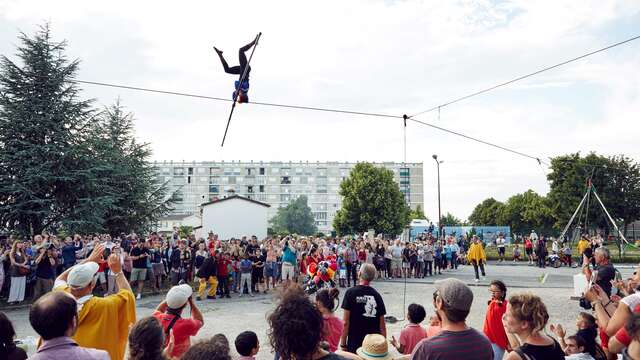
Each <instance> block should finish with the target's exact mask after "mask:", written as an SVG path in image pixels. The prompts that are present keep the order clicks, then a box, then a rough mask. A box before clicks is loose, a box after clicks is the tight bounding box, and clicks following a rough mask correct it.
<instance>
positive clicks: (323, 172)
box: [318, 168, 327, 176]
mask: <svg viewBox="0 0 640 360" xmlns="http://www.w3.org/2000/svg"><path fill="white" fill-rule="evenodd" d="M318 176H327V169H326V168H318Z"/></svg>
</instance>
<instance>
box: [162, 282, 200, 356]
mask: <svg viewBox="0 0 640 360" xmlns="http://www.w3.org/2000/svg"><path fill="white" fill-rule="evenodd" d="M192 295H193V289H191V286H190V285H187V284H182V285H177V286H174V287H172V288H171V289H170V290H169V292H167V296H166V299H165V300H164V301H163V302H161V303H160V305H158V307H157V308H156V311H155V312H154V313H153V316H154V317H155V318H156V319H158V320H159V321H160V323H161V324H162V327H163V328H164V333H165V337H166V338H169V335H170V334H172V335H173V338H174V345H173V351H171V352H170V353H169V355H170V356H172V357H176V358H180V356H182V354H184V353H185V352H186V351H187V349H188V348H189V346H190V345H191V337H192V336H196V335H197V334H198V331H199V330H200V329H201V328H202V325H203V324H204V319H203V317H202V313H201V312H200V310H199V309H198V307H197V306H196V304H195V302H193V297H192ZM187 304H189V307H190V308H191V318H190V319H183V318H181V315H182V311H183V310H184V308H185V307H186V306H187Z"/></svg>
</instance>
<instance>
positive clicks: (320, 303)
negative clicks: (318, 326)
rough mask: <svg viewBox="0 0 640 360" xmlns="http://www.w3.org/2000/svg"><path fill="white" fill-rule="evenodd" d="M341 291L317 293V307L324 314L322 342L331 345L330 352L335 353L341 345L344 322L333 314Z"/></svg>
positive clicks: (330, 290)
mask: <svg viewBox="0 0 640 360" xmlns="http://www.w3.org/2000/svg"><path fill="white" fill-rule="evenodd" d="M339 295H340V291H339V290H338V289H336V288H331V289H322V290H320V291H318V292H317V293H316V307H317V308H318V310H319V311H320V313H321V314H322V321H323V329H322V339H321V340H322V341H326V342H327V343H328V344H329V351H331V352H335V351H336V350H338V345H339V344H340V337H341V336H342V330H343V328H344V322H343V321H342V319H340V318H339V317H337V316H335V315H334V314H333V312H334V311H335V309H336V305H337V304H336V303H337V302H338V296H339Z"/></svg>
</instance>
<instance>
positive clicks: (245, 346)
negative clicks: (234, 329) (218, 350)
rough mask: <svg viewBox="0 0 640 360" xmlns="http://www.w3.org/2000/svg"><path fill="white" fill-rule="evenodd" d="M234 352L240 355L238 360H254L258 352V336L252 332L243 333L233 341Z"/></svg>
mask: <svg viewBox="0 0 640 360" xmlns="http://www.w3.org/2000/svg"><path fill="white" fill-rule="evenodd" d="M235 346H236V351H237V352H238V354H240V358H239V360H255V358H256V355H257V354H258V351H260V343H259V342H258V335H256V333H254V332H253V331H243V332H241V333H240V334H239V335H238V336H237V337H236V341H235Z"/></svg>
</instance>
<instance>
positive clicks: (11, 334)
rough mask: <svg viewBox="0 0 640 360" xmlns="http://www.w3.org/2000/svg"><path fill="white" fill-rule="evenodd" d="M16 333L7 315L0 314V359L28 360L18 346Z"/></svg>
mask: <svg viewBox="0 0 640 360" xmlns="http://www.w3.org/2000/svg"><path fill="white" fill-rule="evenodd" d="M15 337H16V332H15V330H14V329H13V324H11V321H10V320H9V318H7V315H5V314H4V313H3V312H0V357H4V359H7V360H26V359H27V353H26V352H25V351H24V350H23V349H21V348H19V347H17V346H16V343H15V341H14V338H15Z"/></svg>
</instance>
